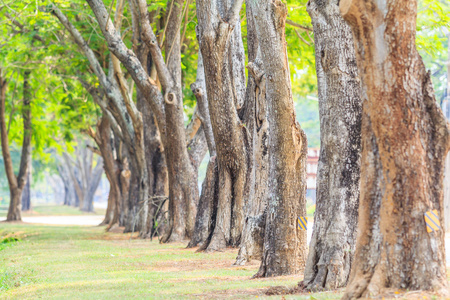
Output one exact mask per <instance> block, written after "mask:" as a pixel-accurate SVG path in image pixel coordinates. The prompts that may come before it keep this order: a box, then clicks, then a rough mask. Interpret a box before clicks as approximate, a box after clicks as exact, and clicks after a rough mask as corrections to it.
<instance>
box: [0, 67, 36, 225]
mask: <svg viewBox="0 0 450 300" xmlns="http://www.w3.org/2000/svg"><path fill="white" fill-rule="evenodd" d="M30 74H31V72H30V71H25V72H24V75H23V107H22V118H23V142H22V154H21V157H20V166H19V174H18V175H17V176H16V175H15V174H14V168H13V163H12V159H11V154H10V152H9V140H8V132H7V123H6V119H5V104H6V89H7V87H8V82H7V80H6V79H4V77H3V74H2V70H1V69H0V139H1V146H2V154H3V161H4V164H5V171H6V177H7V179H8V184H9V191H10V204H9V209H8V214H7V216H6V221H21V220H22V216H21V213H20V210H21V206H22V203H21V202H22V201H21V200H22V191H23V188H24V186H25V182H26V176H27V174H28V171H29V170H28V166H29V164H30V163H29V160H30V159H31V133H32V128H31V107H30V103H31V91H30V84H29V78H30Z"/></svg>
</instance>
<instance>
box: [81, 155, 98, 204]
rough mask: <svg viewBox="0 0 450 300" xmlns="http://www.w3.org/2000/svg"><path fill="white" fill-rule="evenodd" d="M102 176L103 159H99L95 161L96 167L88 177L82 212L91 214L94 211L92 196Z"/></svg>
mask: <svg viewBox="0 0 450 300" xmlns="http://www.w3.org/2000/svg"><path fill="white" fill-rule="evenodd" d="M102 174H103V159H102V158H101V157H99V158H98V159H97V165H96V166H95V168H94V169H93V170H92V171H91V174H90V176H89V182H88V186H87V189H86V193H85V195H84V205H83V207H82V208H81V210H82V211H86V212H93V211H94V195H95V191H97V188H98V185H99V183H100V180H101V178H102Z"/></svg>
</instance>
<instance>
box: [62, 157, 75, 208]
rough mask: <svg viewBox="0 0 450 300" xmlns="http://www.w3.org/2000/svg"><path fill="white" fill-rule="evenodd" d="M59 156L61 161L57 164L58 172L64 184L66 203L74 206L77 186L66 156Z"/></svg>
mask: <svg viewBox="0 0 450 300" xmlns="http://www.w3.org/2000/svg"><path fill="white" fill-rule="evenodd" d="M57 158H58V161H59V163H58V165H57V169H58V173H59V176H60V177H61V180H62V181H63V184H64V205H68V206H73V205H75V202H76V194H75V187H74V186H73V182H72V179H71V177H70V174H69V170H68V168H67V166H66V163H65V160H64V158H62V157H60V156H57Z"/></svg>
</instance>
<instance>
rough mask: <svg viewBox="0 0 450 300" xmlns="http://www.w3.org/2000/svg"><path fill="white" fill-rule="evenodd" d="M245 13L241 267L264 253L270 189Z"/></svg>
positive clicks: (259, 86)
mask: <svg viewBox="0 0 450 300" xmlns="http://www.w3.org/2000/svg"><path fill="white" fill-rule="evenodd" d="M246 10H247V11H246V13H247V48H248V60H249V64H248V66H247V69H248V71H249V72H248V73H249V77H248V81H247V90H246V99H245V103H244V106H243V108H242V110H241V115H243V116H242V118H243V120H244V122H245V124H246V128H247V129H248V131H249V133H250V135H249V136H250V138H249V147H248V152H249V155H250V163H249V174H250V175H249V189H248V191H247V193H248V196H247V197H246V199H247V202H246V203H245V222H244V227H243V231H242V240H241V244H240V247H239V254H238V257H237V259H236V263H235V264H236V265H244V264H245V263H246V262H248V261H250V260H251V259H252V258H256V259H258V260H260V259H261V258H262V254H263V244H264V230H265V223H266V219H265V218H266V216H265V211H266V208H267V198H268V192H269V188H268V185H267V182H268V180H269V151H268V148H269V136H268V129H269V123H268V119H267V103H266V77H265V75H264V71H263V64H262V61H261V51H260V49H259V43H258V37H257V34H256V28H255V22H254V19H253V11H252V8H251V5H248V6H246Z"/></svg>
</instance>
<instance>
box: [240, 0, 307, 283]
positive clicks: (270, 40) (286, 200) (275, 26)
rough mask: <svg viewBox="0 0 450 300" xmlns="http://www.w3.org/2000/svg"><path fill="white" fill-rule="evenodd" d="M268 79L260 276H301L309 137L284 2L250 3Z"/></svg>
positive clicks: (276, 0)
mask: <svg viewBox="0 0 450 300" xmlns="http://www.w3.org/2000/svg"><path fill="white" fill-rule="evenodd" d="M247 5H251V7H252V11H253V13H254V22H255V24H256V32H257V36H258V41H259V47H260V50H261V54H262V61H263V67H264V73H265V75H264V76H265V77H266V79H265V80H266V93H265V94H266V101H267V106H268V118H269V119H268V122H269V124H270V127H269V153H270V155H269V156H270V158H269V198H268V204H267V205H268V207H267V214H266V227H265V236H264V253H263V257H262V262H261V266H260V269H259V271H258V273H257V274H256V275H255V276H257V277H259V276H267V277H269V276H277V275H286V274H295V273H298V272H299V271H300V270H301V269H302V268H303V267H304V264H305V261H306V230H301V229H299V228H298V226H297V220H298V219H297V218H298V217H306V199H305V193H306V153H307V141H306V135H305V134H304V132H303V131H302V130H301V128H300V125H299V124H298V122H297V121H296V116H295V110H294V102H293V99H292V90H291V82H290V74H289V65H288V57H287V49H286V40H285V21H286V16H287V8H286V6H285V4H283V3H282V2H281V1H280V0H261V1H258V2H255V1H251V2H249V3H247Z"/></svg>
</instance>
